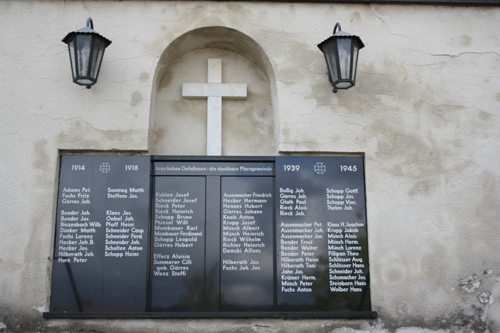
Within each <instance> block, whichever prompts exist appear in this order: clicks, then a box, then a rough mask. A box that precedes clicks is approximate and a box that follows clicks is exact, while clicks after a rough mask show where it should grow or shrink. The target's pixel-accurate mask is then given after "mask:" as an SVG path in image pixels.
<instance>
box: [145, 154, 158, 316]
mask: <svg viewBox="0 0 500 333" xmlns="http://www.w3.org/2000/svg"><path fill="white" fill-rule="evenodd" d="M153 168H154V163H153V159H151V160H150V163H149V198H150V200H149V207H148V209H149V216H148V223H149V233H148V244H149V246H148V253H147V257H148V264H147V267H148V272H147V281H148V283H147V284H146V311H151V301H152V299H151V293H152V287H151V286H152V284H153V279H152V275H153V274H151V260H152V257H153V244H154V242H153V234H154V214H153V211H154V205H155V200H154V197H155V191H156V182H155V181H154V180H155V177H154V175H153V170H154V169H153Z"/></svg>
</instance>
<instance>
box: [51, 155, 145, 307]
mask: <svg viewBox="0 0 500 333" xmlns="http://www.w3.org/2000/svg"><path fill="white" fill-rule="evenodd" d="M150 172H151V171H150V157H149V156H62V157H61V167H60V180H59V194H58V203H57V223H56V235H55V247H54V264H53V271H52V294H51V311H54V312H58V311H60V312H115V311H116V312H118V311H122V312H130V311H145V310H146V295H147V290H146V286H147V268H148V250H147V249H148V235H149V227H148V225H149V223H148V220H149V208H148V206H149V186H150V185H149V183H150Z"/></svg>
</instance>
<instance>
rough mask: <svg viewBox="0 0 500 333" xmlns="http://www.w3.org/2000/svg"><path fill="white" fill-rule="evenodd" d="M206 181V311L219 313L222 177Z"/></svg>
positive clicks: (208, 178)
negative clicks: (209, 283)
mask: <svg viewBox="0 0 500 333" xmlns="http://www.w3.org/2000/svg"><path fill="white" fill-rule="evenodd" d="M205 179H206V180H205V184H206V186H205V193H206V195H205V198H206V201H205V206H206V212H205V281H204V283H205V286H204V290H205V310H206V311H219V310H220V290H221V286H220V268H221V266H220V261H221V253H220V238H221V211H220V207H221V193H220V192H221V177H220V176H206V178H205ZM207 282H211V283H212V286H207ZM212 288H213V289H212ZM210 289H212V290H210Z"/></svg>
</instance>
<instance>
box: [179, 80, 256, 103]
mask: <svg viewBox="0 0 500 333" xmlns="http://www.w3.org/2000/svg"><path fill="white" fill-rule="evenodd" d="M182 97H191V98H206V97H223V98H232V99H245V98H247V85H246V84H244V83H184V84H183V85H182Z"/></svg>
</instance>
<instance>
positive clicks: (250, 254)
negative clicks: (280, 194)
mask: <svg viewBox="0 0 500 333" xmlns="http://www.w3.org/2000/svg"><path fill="white" fill-rule="evenodd" d="M273 192H274V189H273V178H271V177H257V178H255V177H222V186H221V194H220V195H221V202H222V204H221V206H222V207H221V210H222V219H221V220H222V221H221V222H222V223H221V224H222V230H221V233H222V234H221V240H222V241H221V245H220V246H221V247H220V251H221V267H222V269H221V310H222V311H272V310H273V306H274V280H273V271H274V266H273V253H274V250H273V238H274V237H273V214H274V209H273V206H274V196H273Z"/></svg>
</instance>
